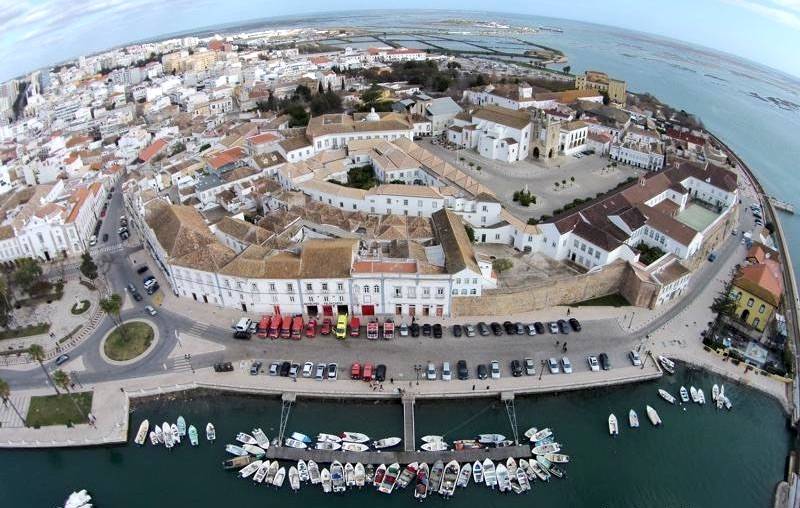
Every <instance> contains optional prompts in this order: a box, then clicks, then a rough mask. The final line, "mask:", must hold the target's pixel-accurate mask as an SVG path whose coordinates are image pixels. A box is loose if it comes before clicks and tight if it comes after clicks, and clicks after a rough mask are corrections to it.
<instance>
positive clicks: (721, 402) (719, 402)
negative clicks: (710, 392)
mask: <svg viewBox="0 0 800 508" xmlns="http://www.w3.org/2000/svg"><path fill="white" fill-rule="evenodd" d="M724 405H725V385H721V386H720V387H719V395H717V409H722V408H723V406H724Z"/></svg>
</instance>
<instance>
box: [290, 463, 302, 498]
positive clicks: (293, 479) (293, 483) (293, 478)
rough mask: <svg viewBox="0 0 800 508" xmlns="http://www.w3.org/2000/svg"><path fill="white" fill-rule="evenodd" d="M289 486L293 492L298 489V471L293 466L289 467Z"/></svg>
mask: <svg viewBox="0 0 800 508" xmlns="http://www.w3.org/2000/svg"><path fill="white" fill-rule="evenodd" d="M289 487H291V489H292V490H293V491H295V492H297V491H298V490H300V473H299V472H298V471H297V468H296V467H294V466H291V467H290V468H289Z"/></svg>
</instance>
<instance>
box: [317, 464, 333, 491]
mask: <svg viewBox="0 0 800 508" xmlns="http://www.w3.org/2000/svg"><path fill="white" fill-rule="evenodd" d="M319 478H320V480H319V481H320V482H321V483H322V492H324V493H326V494H328V493H330V491H331V490H332V484H331V472H330V471H328V470H327V469H326V468H324V467H323V468H322V471H320V473H319Z"/></svg>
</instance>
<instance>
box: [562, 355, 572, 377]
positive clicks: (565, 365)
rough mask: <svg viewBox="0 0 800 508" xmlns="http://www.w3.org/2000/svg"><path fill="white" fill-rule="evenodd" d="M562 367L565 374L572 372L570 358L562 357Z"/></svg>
mask: <svg viewBox="0 0 800 508" xmlns="http://www.w3.org/2000/svg"><path fill="white" fill-rule="evenodd" d="M561 368H562V370H563V371H564V374H572V363H570V361H569V358H567V357H566V356H562V357H561Z"/></svg>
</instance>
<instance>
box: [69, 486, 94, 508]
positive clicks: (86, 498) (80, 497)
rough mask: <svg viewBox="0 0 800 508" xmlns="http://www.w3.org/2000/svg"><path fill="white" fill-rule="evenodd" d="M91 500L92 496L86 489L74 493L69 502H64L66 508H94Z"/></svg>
mask: <svg viewBox="0 0 800 508" xmlns="http://www.w3.org/2000/svg"><path fill="white" fill-rule="evenodd" d="M91 500H92V496H90V495H89V493H88V492H87V491H86V489H83V490H79V491H78V492H74V491H73V492H72V494H70V495H69V497H68V498H67V500H66V501H64V508H92V505H91V503H90V501H91Z"/></svg>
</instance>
